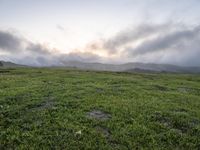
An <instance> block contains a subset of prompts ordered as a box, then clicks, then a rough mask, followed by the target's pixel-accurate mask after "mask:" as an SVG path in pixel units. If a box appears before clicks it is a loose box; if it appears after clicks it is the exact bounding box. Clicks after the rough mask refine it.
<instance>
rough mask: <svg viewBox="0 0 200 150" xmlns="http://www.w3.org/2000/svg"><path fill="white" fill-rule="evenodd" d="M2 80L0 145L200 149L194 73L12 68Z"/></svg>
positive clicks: (198, 87)
mask: <svg viewBox="0 0 200 150" xmlns="http://www.w3.org/2000/svg"><path fill="white" fill-rule="evenodd" d="M0 83H1V84H0V129H1V132H0V149H29V148H30V147H31V149H69V150H77V149H86V150H87V149H101V150H104V149H106V150H132V149H163V150H168V149H169V150H170V149H181V150H182V149H185V150H188V149H199V143H200V138H199V137H200V109H199V108H200V84H199V83H200V76H199V75H182V74H165V73H159V74H155V73H154V74H148V73H145V74H143V73H121V72H95V71H83V70H82V71H81V70H76V69H72V70H70V69H58V68H54V69H52V68H16V69H6V71H4V72H0Z"/></svg>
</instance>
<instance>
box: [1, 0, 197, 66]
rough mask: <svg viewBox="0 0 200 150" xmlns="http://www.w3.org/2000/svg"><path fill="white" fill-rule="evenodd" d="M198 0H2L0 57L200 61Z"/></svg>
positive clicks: (52, 61) (47, 61)
mask: <svg viewBox="0 0 200 150" xmlns="http://www.w3.org/2000/svg"><path fill="white" fill-rule="evenodd" d="M199 43H200V1H199V0H0V60H6V61H13V62H16V63H21V64H29V65H62V64H63V63H64V62H66V61H73V60H78V61H87V62H104V63H125V62H145V63H167V64H176V65H184V66H199V65H200V59H199V56H200V46H199Z"/></svg>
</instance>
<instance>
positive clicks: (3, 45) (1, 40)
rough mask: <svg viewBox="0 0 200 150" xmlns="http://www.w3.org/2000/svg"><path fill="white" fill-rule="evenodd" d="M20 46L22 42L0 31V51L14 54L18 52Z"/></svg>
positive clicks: (8, 33)
mask: <svg viewBox="0 0 200 150" xmlns="http://www.w3.org/2000/svg"><path fill="white" fill-rule="evenodd" d="M21 44H22V41H21V39H20V38H18V37H17V36H15V35H13V34H12V33H10V32H7V31H1V30H0V51H5V52H16V51H19V50H20V48H21Z"/></svg>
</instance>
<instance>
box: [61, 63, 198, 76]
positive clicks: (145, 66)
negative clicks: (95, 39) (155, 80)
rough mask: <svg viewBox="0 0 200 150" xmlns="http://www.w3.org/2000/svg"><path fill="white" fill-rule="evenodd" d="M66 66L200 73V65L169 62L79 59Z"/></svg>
mask: <svg viewBox="0 0 200 150" xmlns="http://www.w3.org/2000/svg"><path fill="white" fill-rule="evenodd" d="M64 66H66V67H73V68H78V69H84V70H85V69H86V70H97V71H117V72H171V73H200V67H182V66H175V65H168V64H152V63H126V64H119V65H114V64H102V63H85V62H78V61H70V62H65V63H64Z"/></svg>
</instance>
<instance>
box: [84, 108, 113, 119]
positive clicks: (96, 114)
mask: <svg viewBox="0 0 200 150" xmlns="http://www.w3.org/2000/svg"><path fill="white" fill-rule="evenodd" d="M87 117H88V118H92V119H97V120H108V119H110V118H111V115H110V114H108V113H106V112H103V111H101V110H92V111H90V112H88V113H87Z"/></svg>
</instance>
